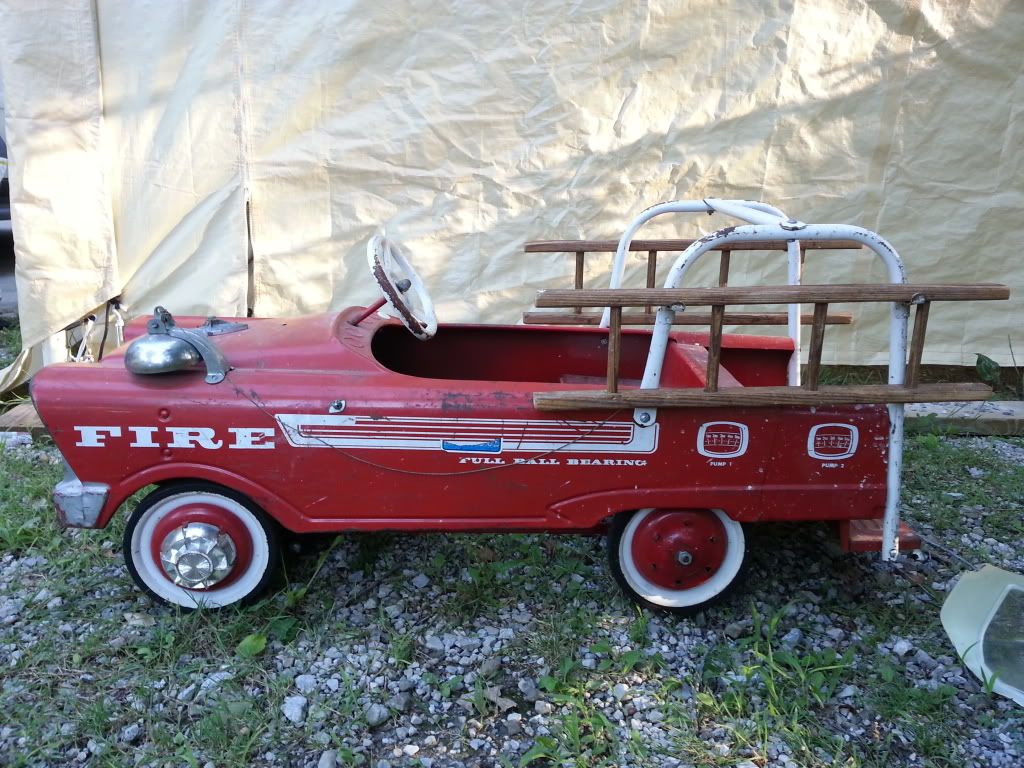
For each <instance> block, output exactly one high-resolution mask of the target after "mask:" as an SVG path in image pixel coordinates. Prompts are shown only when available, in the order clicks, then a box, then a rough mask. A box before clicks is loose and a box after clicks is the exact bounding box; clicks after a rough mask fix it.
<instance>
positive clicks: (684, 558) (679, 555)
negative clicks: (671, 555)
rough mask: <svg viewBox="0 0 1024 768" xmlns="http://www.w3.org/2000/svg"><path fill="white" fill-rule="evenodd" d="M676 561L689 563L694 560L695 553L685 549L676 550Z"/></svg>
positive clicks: (681, 563) (683, 563) (684, 563)
mask: <svg viewBox="0 0 1024 768" xmlns="http://www.w3.org/2000/svg"><path fill="white" fill-rule="evenodd" d="M676 562H677V563H679V564H680V565H689V564H690V563H692V562H693V555H691V554H690V553H689V552H687V551H686V550H685V549H684V550H682V551H680V552H676Z"/></svg>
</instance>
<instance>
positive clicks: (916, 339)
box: [533, 241, 1010, 411]
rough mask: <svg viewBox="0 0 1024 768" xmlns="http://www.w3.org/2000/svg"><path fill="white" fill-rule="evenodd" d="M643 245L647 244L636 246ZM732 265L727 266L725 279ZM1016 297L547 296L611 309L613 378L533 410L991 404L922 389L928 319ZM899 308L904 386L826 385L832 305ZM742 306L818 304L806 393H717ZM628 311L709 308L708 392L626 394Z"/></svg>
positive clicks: (811, 292)
mask: <svg viewBox="0 0 1024 768" xmlns="http://www.w3.org/2000/svg"><path fill="white" fill-rule="evenodd" d="M638 242H641V241H638ZM727 265H728V262H727V261H725V260H724V259H723V266H722V275H721V277H722V278H723V279H724V276H725V275H726V274H727V269H728V266H727ZM1009 297H1010V291H1009V289H1008V288H1007V287H1006V286H1005V285H997V284H987V283H985V284H974V285H936V284H900V283H881V284H853V285H775V286H751V287H740V288H735V287H728V286H720V287H717V288H640V289H623V288H619V289H607V288H605V289H590V290H588V289H572V290H561V289H559V290H545V291H540V292H539V293H538V296H537V306H538V307H546V308H566V307H569V308H575V307H580V308H595V307H602V308H603V307H610V309H611V313H610V314H611V321H610V324H609V328H608V373H607V381H606V387H605V389H604V391H601V390H584V391H567V392H537V393H535V394H534V397H533V401H534V406H535V407H536V408H537V409H538V410H542V411H560V410H575V409H595V408H603V409H617V408H693V407H717V406H733V407H750V406H760V407H763V406H827V405H853V404H860V403H919V402H944V401H954V400H985V399H987V398H988V397H989V396H990V395H991V394H992V390H991V388H990V387H988V386H987V385H985V384H976V383H941V384H922V383H921V382H920V373H921V355H922V352H923V350H924V341H925V332H926V330H927V325H928V313H929V309H930V306H931V302H932V301H989V300H1004V299H1008V298H1009ZM880 302H886V303H888V302H895V303H902V304H906V305H908V306H914V307H916V310H915V313H914V330H913V336H912V339H911V342H910V350H909V360H908V362H907V367H906V376H905V382H904V383H903V384H856V385H841V386H820V385H819V378H820V372H821V353H822V348H823V344H824V338H825V326H826V325H827V324H828V307H829V304H832V303H880ZM737 304H787V305H788V304H813V305H814V313H813V315H812V316H811V345H810V349H809V351H808V361H807V373H806V376H805V380H804V382H803V384H802V385H800V386H782V387H779V386H770V387H732V388H725V389H720V388H719V386H718V378H719V368H720V361H721V351H722V326H723V325H724V324H725V323H726V322H728V321H727V319H726V318H728V315H727V314H726V313H725V308H726V307H727V306H730V305H737ZM626 307H671V308H673V309H675V310H676V314H677V316H678V315H679V314H684V315H685V314H686V312H685V311H683V310H684V309H686V308H689V307H710V309H711V313H710V326H711V333H710V337H709V341H708V362H707V375H706V382H707V383H706V385H705V387H704V389H703V390H701V389H697V388H688V389H669V388H657V389H627V390H623V391H620V387H619V359H620V355H621V347H622V339H621V336H622V324H623V323H622V321H623V312H622V310H623V309H624V308H626Z"/></svg>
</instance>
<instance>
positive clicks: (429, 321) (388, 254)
mask: <svg viewBox="0 0 1024 768" xmlns="http://www.w3.org/2000/svg"><path fill="white" fill-rule="evenodd" d="M366 261H367V263H369V265H370V271H371V273H372V274H373V279H374V280H376V281H377V285H379V286H380V292H381V293H382V294H383V295H384V300H385V301H386V302H387V304H388V306H390V307H391V308H392V309H393V310H394V311H395V312H396V313H397V314H398V318H399V319H400V320H401V321H402V323H403V324H404V325H405V327H406V328H408V329H409V331H410V332H411V333H412V335H413V336H415V337H416V338H417V339H421V340H423V341H426V340H427V339H430V338H433V336H434V334H435V333H437V316H436V315H435V314H434V302H432V301H431V300H430V294H428V293H427V289H426V288H425V287H424V285H423V281H422V280H420V276H419V275H418V274H416V270H415V269H413V268H412V264H410V263H409V260H408V259H407V258H405V254H404V253H402V249H401V248H399V247H398V243H395V242H392V241H391V240H388V239H387V238H386V237H383V236H382V235H374V236H373V237H371V238H370V242H368V243H367V244H366Z"/></svg>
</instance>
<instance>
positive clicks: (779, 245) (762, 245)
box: [523, 240, 862, 325]
mask: <svg viewBox="0 0 1024 768" xmlns="http://www.w3.org/2000/svg"><path fill="white" fill-rule="evenodd" d="M693 243H694V241H693V240H633V241H631V242H630V244H629V250H630V251H633V252H639V253H643V252H644V251H646V252H647V287H648V288H654V287H656V285H655V284H656V281H657V274H658V256H659V254H660V253H662V252H670V253H673V252H682V251H684V250H686V249H687V248H689V247H690V246H691V245H693ZM800 246H801V248H802V249H803V251H804V252H806V251H808V250H851V251H852V250H859V249H860V248H861V247H862V246H861V244H860V243H858V242H856V241H854V240H839V241H824V240H804V241H802V242H801V244H800ZM617 247H618V241H617V240H537V241H533V242H529V243H527V244H526V245H525V246H524V248H523V250H524V251H525V252H526V253H564V254H573V255H574V256H575V259H576V270H575V275H574V280H573V290H577V291H581V290H584V289H583V276H584V271H585V266H586V259H587V257H588V256H591V255H595V254H596V255H606V256H607V255H611V254H614V253H615V249H616V248H617ZM712 250H715V251H719V252H720V254H721V255H720V261H719V271H718V284H719V285H720V286H724V285H726V284H727V283H728V281H729V266H730V261H731V258H732V254H733V252H734V251H739V252H745V251H783V252H785V250H786V241H785V240H770V241H768V242H753V241H751V242H737V243H730V244H729V245H725V246H717V247H715V248H713V249H712ZM643 306H644V310H643V311H642V312H629V313H623V314H622V320H621V322H622V324H623V325H653V324H654V317H655V315H654V306H653V305H643ZM570 309H571V311H570V312H565V311H562V312H537V311H529V312H524V313H523V322H524V323H525V324H526V325H598V324H600V322H601V313H600V312H584V311H583V306H582V305H573V306H571V307H570ZM712 319H713V318H712V314H709V313H707V312H703V313H698V312H682V313H677V314H676V317H675V319H674V321H673V324H674V325H710V324H711V322H712ZM721 319H722V322H723V323H724V324H726V325H786V324H787V322H788V318H787V316H786V313H785V312H731V313H728V314H725V315H723V316H722V318H721ZM800 322H801V323H802V324H803V325H810V324H811V323H812V322H813V316H812V315H810V314H803V315H801V316H800ZM852 322H853V315H852V314H850V313H849V312H834V313H828V314H826V316H825V323H826V324H827V325H849V324H850V323H852Z"/></svg>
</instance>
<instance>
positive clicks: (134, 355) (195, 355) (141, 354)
mask: <svg viewBox="0 0 1024 768" xmlns="http://www.w3.org/2000/svg"><path fill="white" fill-rule="evenodd" d="M202 359H203V358H202V356H201V355H200V354H199V350H197V349H196V348H195V347H194V346H192V345H191V344H189V343H188V342H187V341H185V340H184V339H179V338H176V337H174V336H169V335H167V334H152V333H151V334H147V335H145V336H140V337H139V338H137V339H135V341H133V342H132V343H131V344H129V345H128V349H127V350H126V351H125V353H124V365H125V368H127V369H128V370H129V371H131V372H132V373H140V374H151V373H171V372H173V371H185V370H188V369H189V368H193V367H195V366H196V365H198V364H199V363H200V362H201V361H202Z"/></svg>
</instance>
